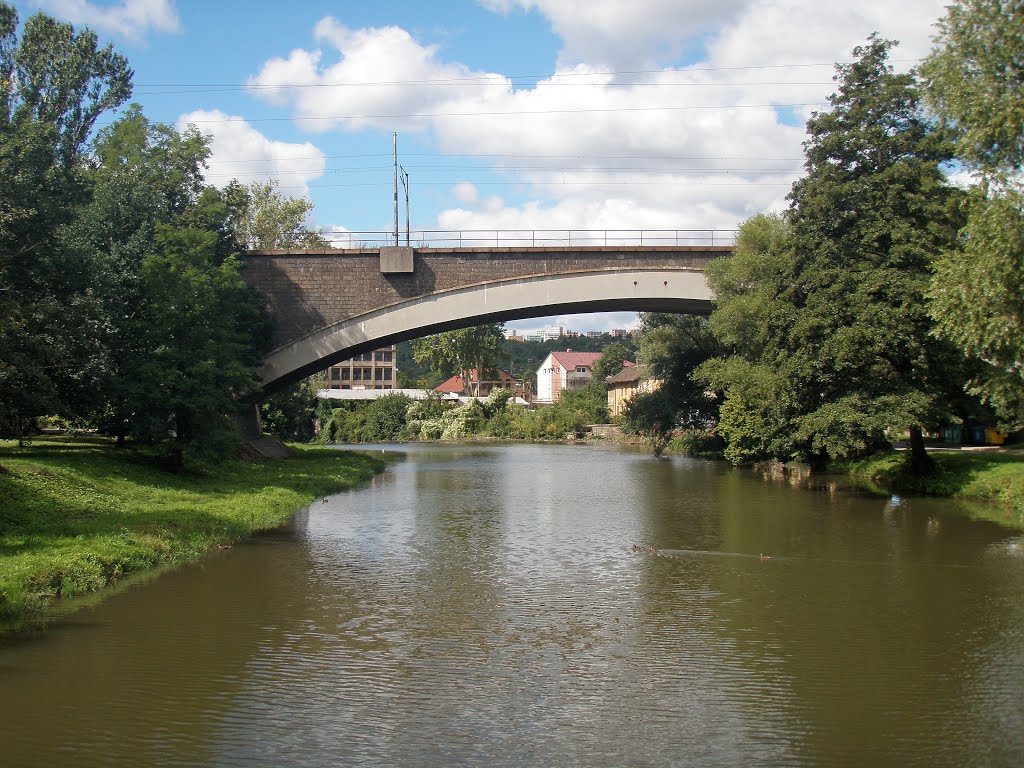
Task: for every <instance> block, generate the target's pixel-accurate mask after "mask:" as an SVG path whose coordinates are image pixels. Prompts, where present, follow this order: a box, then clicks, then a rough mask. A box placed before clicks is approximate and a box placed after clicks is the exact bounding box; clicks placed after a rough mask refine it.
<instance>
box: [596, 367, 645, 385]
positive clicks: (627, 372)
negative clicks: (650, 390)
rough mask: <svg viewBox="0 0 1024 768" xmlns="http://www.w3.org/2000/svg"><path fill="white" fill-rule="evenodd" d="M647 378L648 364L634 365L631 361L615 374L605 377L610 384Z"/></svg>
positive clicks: (626, 382)
mask: <svg viewBox="0 0 1024 768" xmlns="http://www.w3.org/2000/svg"><path fill="white" fill-rule="evenodd" d="M646 378H647V366H645V365H633V364H632V363H630V364H629V365H627V366H626V367H625V368H623V369H622V370H621V371H619V372H618V373H616V374H615V375H614V376H609V377H608V378H607V379H605V381H606V382H608V383H609V384H628V383H630V382H634V381H642V380H643V379H646Z"/></svg>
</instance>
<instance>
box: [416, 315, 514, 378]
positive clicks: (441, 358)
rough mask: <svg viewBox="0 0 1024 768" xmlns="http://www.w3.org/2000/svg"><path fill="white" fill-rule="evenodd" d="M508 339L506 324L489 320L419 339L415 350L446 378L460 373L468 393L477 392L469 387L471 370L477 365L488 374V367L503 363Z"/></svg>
mask: <svg viewBox="0 0 1024 768" xmlns="http://www.w3.org/2000/svg"><path fill="white" fill-rule="evenodd" d="M504 340H505V338H504V336H503V335H502V324H501V323H489V324H487V325H477V326H473V327H471V328H461V329H459V330H457V331H445V332H444V333H438V334H436V335H434V336H425V337H423V338H421V339H416V340H414V341H413V342H412V351H413V356H414V357H415V358H416V362H418V363H421V364H423V363H429V364H430V367H431V368H432V369H433V370H434V371H435V372H436V373H438V374H440V375H441V376H442V377H444V378H442V381H443V380H444V379H447V378H449V377H450V376H453V375H455V374H459V375H460V376H461V377H462V380H463V381H464V382H466V388H467V392H466V394H467V395H475V394H476V392H475V391H469V390H471V389H472V387H473V384H472V382H470V381H469V371H470V370H473V369H475V370H477V371H479V372H481V378H486V371H487V369H488V368H494V367H495V366H497V365H498V364H499V363H500V354H501V350H502V344H503V342H504Z"/></svg>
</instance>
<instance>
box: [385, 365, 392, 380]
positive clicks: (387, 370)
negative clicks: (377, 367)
mask: <svg viewBox="0 0 1024 768" xmlns="http://www.w3.org/2000/svg"><path fill="white" fill-rule="evenodd" d="M391 370H392V369H391V368H385V369H384V381H391Z"/></svg>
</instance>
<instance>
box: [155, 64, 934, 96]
mask: <svg viewBox="0 0 1024 768" xmlns="http://www.w3.org/2000/svg"><path fill="white" fill-rule="evenodd" d="M920 61H921V59H889V62H890V63H893V64H901V63H919V62H920ZM852 63H853V62H820V63H810V62H803V63H791V64H746V65H738V66H733V67H691V68H680V69H673V68H665V69H635V70H601V71H595V72H548V73H545V74H542V75H501V74H498V73H490V74H483V75H473V76H471V77H443V78H425V79H419V80H363V81H351V82H346V83H279V84H276V85H264V84H260V83H246V84H242V85H239V84H238V83H136V87H138V88H222V89H227V90H263V89H274V90H277V89H290V88H337V87H377V86H382V85H432V84H445V83H473V82H494V81H495V78H501V79H502V80H509V81H515V80H526V81H543V80H546V81H549V82H550V81H551V80H552V79H554V78H560V79H571V78H584V77H608V76H612V77H618V76H623V75H664V74H690V73H693V72H701V73H704V72H742V71H747V70H753V71H760V70H766V69H808V68H815V67H828V68H830V69H831V68H833V67H835V66H836V65H837V64H838V65H840V66H847V65H849V64H852ZM546 84H547V83H546ZM757 84H758V83H754V85H757ZM803 84H804V85H821V84H823V83H803ZM824 84H827V83H824ZM651 85H660V83H651ZM680 85H688V83H680ZM719 85H720V84H719ZM177 93H188V91H177Z"/></svg>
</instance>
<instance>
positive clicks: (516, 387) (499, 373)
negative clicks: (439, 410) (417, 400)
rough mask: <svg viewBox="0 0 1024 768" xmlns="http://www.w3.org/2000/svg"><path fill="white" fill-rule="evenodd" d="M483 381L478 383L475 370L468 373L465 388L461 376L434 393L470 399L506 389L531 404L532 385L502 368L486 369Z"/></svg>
mask: <svg viewBox="0 0 1024 768" xmlns="http://www.w3.org/2000/svg"><path fill="white" fill-rule="evenodd" d="M484 375H485V377H486V378H485V379H484V380H483V381H480V379H479V376H478V375H477V371H476V368H473V369H471V370H470V371H469V383H470V386H469V387H468V388H467V387H466V384H465V382H463V380H462V377H461V376H452V377H451V378H450V379H448V381H446V382H444V383H442V384H440V385H439V386H437V387H435V388H434V391H435V392H440V393H442V394H445V395H467V396H470V397H487V396H488V395H490V394H491V392H493V391H494V390H495V389H507V390H509V391H510V392H512V394H513V395H514V396H515V397H517V398H521V399H522V400H525V401H526V402H527V403H531V402H533V383H532V382H530V381H526V380H524V379H517V378H516V377H515V376H513V375H512V374H511V373H509V372H508V371H506V370H504V369H503V368H488V369H486V370H485V372H484Z"/></svg>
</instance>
